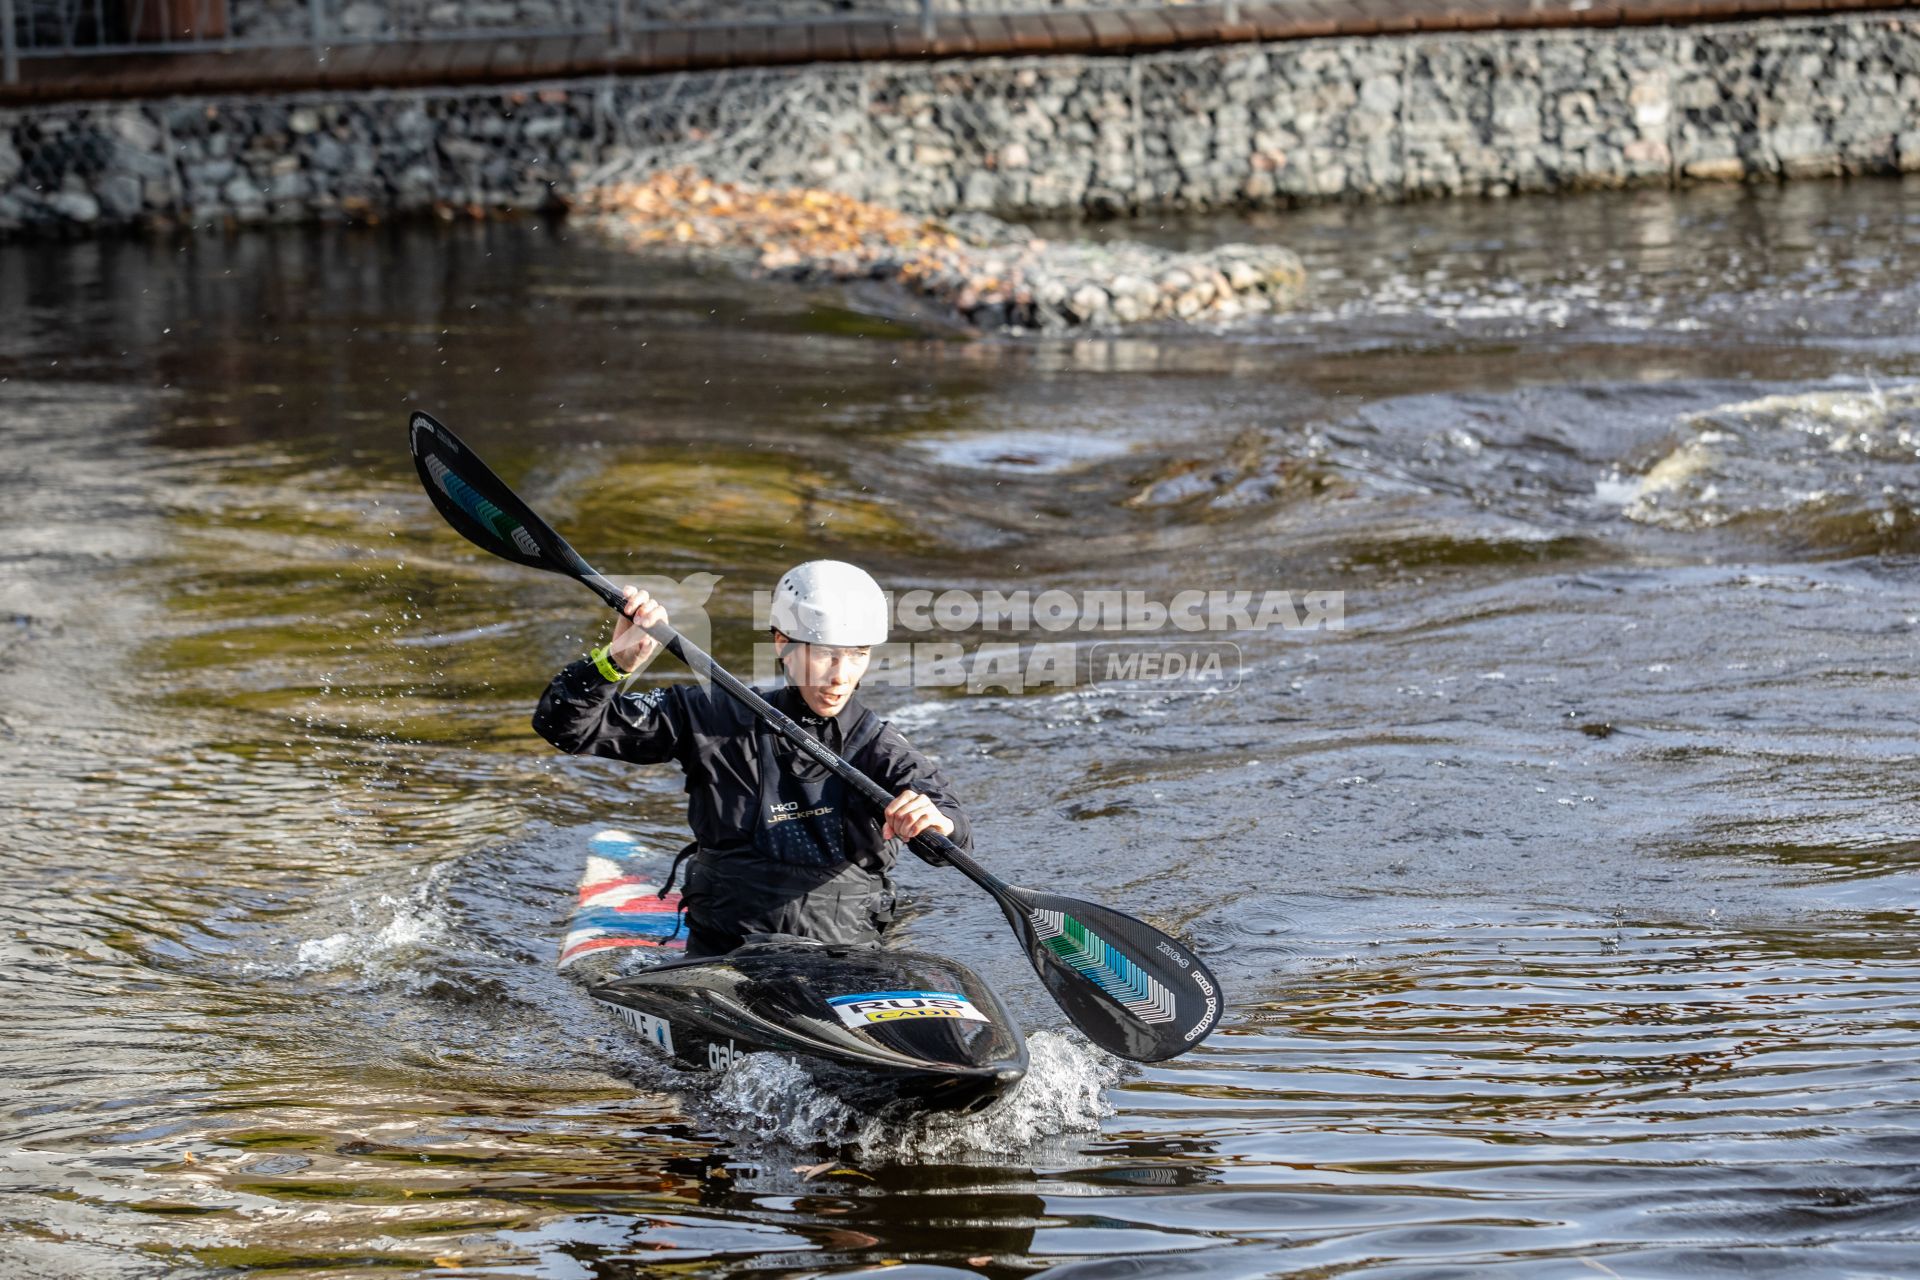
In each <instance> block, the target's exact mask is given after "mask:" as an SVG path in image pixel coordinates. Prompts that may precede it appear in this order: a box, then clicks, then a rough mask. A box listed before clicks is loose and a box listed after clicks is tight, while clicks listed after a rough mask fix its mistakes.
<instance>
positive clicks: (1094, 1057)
mask: <svg viewBox="0 0 1920 1280" xmlns="http://www.w3.org/2000/svg"><path fill="white" fill-rule="evenodd" d="M1028 1046H1029V1048H1030V1049H1031V1051H1032V1062H1031V1065H1030V1066H1029V1067H1028V1070H1027V1078H1026V1079H1025V1080H1023V1081H1021V1082H1020V1085H1019V1087H1018V1088H1016V1089H1015V1090H1014V1091H1013V1093H1011V1094H1010V1095H1008V1097H1007V1098H1006V1099H1005V1101H1003V1102H1002V1103H1001V1104H1000V1105H999V1106H997V1107H995V1108H993V1109H992V1110H991V1111H988V1112H986V1113H984V1114H982V1115H976V1116H966V1117H959V1118H955V1117H951V1116H941V1115H929V1116H916V1117H910V1118H904V1119H890V1118H886V1117H877V1116H874V1115H872V1114H869V1113H867V1112H865V1111H862V1110H860V1109H858V1108H855V1107H852V1106H850V1105H848V1104H847V1103H846V1102H844V1101H842V1100H841V1099H840V1098H838V1097H835V1096H834V1095H833V1094H831V1093H828V1092H825V1091H824V1090H822V1089H820V1088H819V1087H818V1086H817V1085H815V1084H814V1083H813V1082H812V1081H811V1080H810V1079H808V1077H807V1074H806V1072H804V1071H803V1070H801V1068H800V1067H799V1066H798V1065H797V1064H796V1063H795V1062H794V1061H793V1060H792V1059H791V1058H789V1057H787V1056H786V1055H784V1054H776V1053H756V1054H751V1055H749V1056H748V1057H747V1058H746V1059H745V1060H744V1061H742V1062H740V1063H739V1064H737V1065H736V1066H734V1067H733V1068H732V1069H730V1070H728V1071H726V1072H725V1073H723V1074H721V1075H719V1076H718V1077H715V1078H714V1081H713V1084H712V1086H711V1088H710V1089H708V1090H706V1091H705V1092H704V1093H701V1094H696V1095H694V1096H692V1097H691V1098H690V1099H689V1100H690V1101H691V1102H692V1103H693V1104H694V1105H695V1106H696V1107H697V1108H698V1109H699V1110H700V1111H701V1112H703V1113H704V1114H705V1118H706V1119H707V1120H708V1121H709V1122H710V1123H712V1124H714V1125H715V1126H716V1127H719V1128H722V1129H725V1130H727V1131H729V1132H731V1133H734V1134H736V1135H738V1136H740V1137H741V1138H744V1139H746V1140H748V1141H749V1142H752V1143H756V1144H772V1145H776V1146H782V1147H833V1148H851V1149H852V1150H853V1151H855V1152H857V1153H858V1154H860V1155H861V1156H868V1157H870V1156H876V1155H887V1156H890V1157H893V1158H896V1159H900V1160H905V1161H916V1160H933V1159H948V1158H952V1157H954V1156H957V1155H961V1154H965V1153H968V1152H999V1153H1005V1152H1014V1151H1021V1150H1024V1149H1026V1148H1027V1147H1029V1146H1031V1145H1032V1143H1033V1142H1034V1141H1035V1140H1036V1139H1038V1138H1045V1137H1052V1136H1055V1135H1058V1134H1063V1133H1086V1132H1092V1131H1094V1130H1096V1129H1098V1128H1099V1127H1100V1118H1101V1117H1102V1116H1107V1115H1111V1114H1112V1113H1113V1107H1112V1105H1111V1104H1110V1103H1109V1102H1108V1101H1107V1098H1106V1091H1107V1089H1108V1088H1109V1087H1110V1086H1111V1085H1113V1084H1114V1083H1116V1082H1117V1081H1118V1080H1119V1078H1120V1065H1119V1063H1118V1062H1116V1061H1115V1060H1114V1059H1112V1058H1109V1057H1107V1056H1106V1055H1105V1054H1102V1053H1100V1052H1099V1051H1098V1050H1097V1049H1094V1048H1093V1047H1092V1046H1091V1045H1089V1044H1087V1043H1086V1042H1085V1041H1084V1040H1081V1039H1079V1038H1078V1037H1069V1036H1067V1035H1064V1034H1061V1033H1058V1032H1052V1031H1039V1032H1035V1033H1034V1035H1033V1036H1032V1037H1031V1038H1030V1040H1029V1042H1028Z"/></svg>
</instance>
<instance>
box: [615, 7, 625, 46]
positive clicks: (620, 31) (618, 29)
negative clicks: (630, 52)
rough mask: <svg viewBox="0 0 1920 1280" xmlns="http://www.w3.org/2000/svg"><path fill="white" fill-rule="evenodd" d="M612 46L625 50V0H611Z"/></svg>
mask: <svg viewBox="0 0 1920 1280" xmlns="http://www.w3.org/2000/svg"><path fill="white" fill-rule="evenodd" d="M613 47H614V48H616V49H618V50H619V51H620V52H621V53H625V52H626V51H627V0H613Z"/></svg>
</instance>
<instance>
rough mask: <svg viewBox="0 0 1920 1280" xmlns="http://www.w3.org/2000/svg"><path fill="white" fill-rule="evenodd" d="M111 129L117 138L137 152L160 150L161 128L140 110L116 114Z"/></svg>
mask: <svg viewBox="0 0 1920 1280" xmlns="http://www.w3.org/2000/svg"><path fill="white" fill-rule="evenodd" d="M109 127H110V128H111V129H112V130H113V132H114V135H115V136H116V137H118V138H119V139H120V140H121V141H122V142H124V143H126V144H127V146H129V147H132V148H133V149H134V150H136V151H158V150H159V149H160V127H159V126H158V125H156V124H154V123H153V121H151V120H149V119H147V118H146V116H145V115H144V114H142V113H141V112H140V111H138V110H128V111H116V112H114V114H113V119H112V121H111V123H110V125H109Z"/></svg>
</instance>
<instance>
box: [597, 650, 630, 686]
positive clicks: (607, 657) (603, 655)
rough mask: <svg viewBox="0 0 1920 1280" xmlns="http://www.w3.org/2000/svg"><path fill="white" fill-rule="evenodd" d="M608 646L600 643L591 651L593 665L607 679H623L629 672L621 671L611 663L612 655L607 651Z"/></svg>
mask: <svg viewBox="0 0 1920 1280" xmlns="http://www.w3.org/2000/svg"><path fill="white" fill-rule="evenodd" d="M608 648H609V646H607V645H604V644H603V645H601V646H600V647H599V648H598V649H595V650H594V651H593V655H592V656H593V667H594V670H596V671H598V672H599V673H600V674H601V675H603V676H605V677H606V678H607V679H609V680H625V679H626V678H627V676H628V675H630V674H631V673H630V672H626V671H622V670H621V669H620V668H619V667H616V666H614V665H613V657H612V655H611V654H609V653H608V652H607V649H608Z"/></svg>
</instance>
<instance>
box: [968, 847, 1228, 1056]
mask: <svg viewBox="0 0 1920 1280" xmlns="http://www.w3.org/2000/svg"><path fill="white" fill-rule="evenodd" d="M997 896H1000V905H1001V907H1002V908H1003V909H1004V910H1005V911H1006V913H1007V918H1008V919H1009V920H1010V921H1012V922H1013V927H1014V929H1015V930H1016V931H1017V932H1018V933H1019V934H1020V940H1021V942H1023V943H1025V944H1026V948H1027V956H1028V958H1029V959H1031V960H1032V961H1033V967H1034V970H1035V971H1036V972H1038V973H1039V975H1040V981H1042V982H1044V983H1046V985H1047V990H1048V991H1050V992H1052V993H1053V998H1054V999H1055V1000H1056V1001H1058V1002H1059V1005H1060V1008H1061V1010H1062V1011H1063V1012H1065V1013H1066V1015H1067V1016H1068V1017H1069V1018H1071V1019H1073V1024H1074V1025H1075V1026H1076V1027H1079V1028H1080V1030H1082V1031H1084V1032H1085V1033H1086V1035H1087V1038H1088V1039H1089V1040H1091V1041H1093V1042H1094V1043H1095V1044H1097V1045H1099V1046H1100V1047H1101V1048H1102V1049H1105V1050H1106V1051H1107V1052H1108V1053H1111V1054H1114V1055H1116V1056H1118V1057H1122V1058H1131V1059H1133V1060H1134V1061H1135V1062H1159V1061H1161V1060H1162V1059H1165V1058H1171V1057H1173V1056H1175V1055H1176V1054H1181V1053H1185V1052H1186V1051H1187V1050H1189V1049H1191V1048H1193V1046H1195V1045H1197V1044H1199V1043H1200V1042H1201V1041H1202V1040H1204V1039H1206V1038H1207V1035H1208V1033H1209V1032H1211V1031H1212V1030H1213V1028H1214V1025H1215V1024H1216V1023H1218V1022H1219V1021H1220V1014H1221V1011H1222V1010H1223V1009H1224V1008H1225V1001H1224V999H1223V997H1222V996H1221V994H1220V982H1219V979H1217V978H1215V977H1214V976H1213V972H1212V970H1210V969H1208V968H1207V966H1206V965H1205V964H1203V963H1201V961H1200V957H1199V956H1196V955H1194V954H1193V952H1191V951H1189V950H1187V948H1185V947H1183V946H1181V945H1180V944H1179V943H1178V942H1176V941H1174V940H1173V939H1172V938H1169V937H1168V936H1167V935H1166V934H1164V933H1162V932H1160V931H1159V930H1158V929H1156V928H1154V927H1153V926H1152V925H1150V924H1148V923H1146V922H1145V921H1144V920H1136V919H1134V918H1133V917H1132V916H1130V915H1127V914H1125V913H1123V912H1119V911H1114V910H1112V909H1110V908H1107V907H1103V906H1101V905H1100V904H1099V903H1096V902H1085V901H1082V900H1081V899H1079V898H1065V897H1061V896H1060V895H1059V894H1056V893H1037V892H1035V891H1034V890H1032V889H1021V888H1018V887H1016V886H1014V885H1007V886H1006V888H1005V890H1004V894H1003V895H997Z"/></svg>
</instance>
